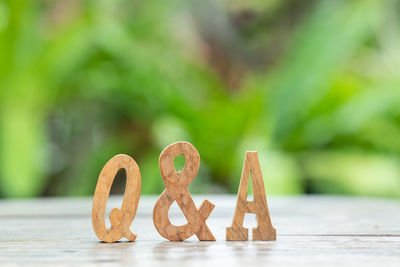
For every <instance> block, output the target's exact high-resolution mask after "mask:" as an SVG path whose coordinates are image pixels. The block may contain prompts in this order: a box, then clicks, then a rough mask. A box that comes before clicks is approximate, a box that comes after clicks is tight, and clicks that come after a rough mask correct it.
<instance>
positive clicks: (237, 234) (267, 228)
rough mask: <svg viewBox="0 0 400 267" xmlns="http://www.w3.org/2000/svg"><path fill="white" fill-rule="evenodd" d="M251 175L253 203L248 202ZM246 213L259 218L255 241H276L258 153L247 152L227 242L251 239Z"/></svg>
mask: <svg viewBox="0 0 400 267" xmlns="http://www.w3.org/2000/svg"><path fill="white" fill-rule="evenodd" d="M249 173H251V179H252V182H253V193H254V199H253V201H247V188H248V184H249ZM245 213H255V214H256V216H257V224H258V225H257V228H254V229H253V232H252V233H253V240H263V241H267V240H276V230H275V228H274V227H273V226H272V223H271V218H270V217H269V211H268V205H267V197H266V195H265V187H264V182H263V177H262V173H261V168H260V163H259V160H258V153H257V152H255V151H248V152H246V156H245V159H244V166H243V170H242V177H241V178H240V185H239V192H238V197H237V202H236V209H235V214H234V216H233V221H232V226H231V227H228V228H226V240H228V241H239V240H241V241H244V240H248V239H249V237H248V234H249V233H248V231H249V230H248V229H247V228H244V227H243V220H244V214H245Z"/></svg>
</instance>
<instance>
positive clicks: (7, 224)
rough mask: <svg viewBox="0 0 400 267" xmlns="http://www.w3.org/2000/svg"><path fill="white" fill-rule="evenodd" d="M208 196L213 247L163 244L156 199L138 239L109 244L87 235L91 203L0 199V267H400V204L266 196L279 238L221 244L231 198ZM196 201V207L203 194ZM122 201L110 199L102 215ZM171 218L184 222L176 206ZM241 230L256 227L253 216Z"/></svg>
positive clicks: (147, 206) (143, 208) (144, 213)
mask: <svg viewBox="0 0 400 267" xmlns="http://www.w3.org/2000/svg"><path fill="white" fill-rule="evenodd" d="M207 198H208V199H209V200H210V201H211V202H213V203H214V204H215V205H216V208H215V209H214V211H213V212H212V213H211V215H210V218H209V219H208V220H207V224H208V226H209V227H210V229H211V231H212V232H213V234H214V235H215V237H216V238H217V241H215V242H199V241H197V240H196V238H195V237H192V238H190V239H189V240H187V241H184V242H170V241H167V240H165V239H163V238H162V237H161V236H160V235H159V234H158V232H157V231H156V229H155V228H154V226H153V219H152V210H153V206H154V204H155V201H156V196H154V197H150V196H142V197H141V199H140V203H139V208H138V212H137V215H136V218H135V220H134V221H133V225H132V227H131V228H132V231H133V232H134V233H136V234H137V235H138V238H137V240H136V242H133V243H129V242H118V243H113V244H106V243H101V242H99V241H98V239H97V237H96V235H95V234H94V232H93V230H92V225H91V205H92V202H91V198H47V199H33V200H2V201H0V266H7V265H12V266H15V265H24V266H26V265H51V266H54V265H107V264H111V265H130V266H180V265H183V266H202V267H204V266H207V267H211V266H222V265H225V266H229V267H231V266H292V265H295V266H350V265H351V266H355V265H356V266H357V265H358V266H397V267H398V266H400V200H395V199H376V198H355V197H332V196H330V197H327V196H299V197H269V198H268V204H269V208H270V213H271V218H272V223H273V224H274V226H275V228H276V229H277V240H276V241H275V242H261V241H258V242H253V241H247V242H232V241H225V227H226V226H228V225H230V223H231V220H232V215H233V211H234V208H235V200H236V199H235V196H208V197H207ZM194 199H195V202H196V205H197V206H199V203H201V201H202V200H203V197H198V196H195V197H194ZM121 200H122V198H121V197H118V196H117V197H111V198H110V200H109V203H108V206H107V210H108V211H109V210H111V208H113V207H119V205H120V203H121ZM107 218H108V216H107ZM170 218H171V221H172V222H173V223H176V224H183V223H184V222H185V221H184V218H183V215H182V213H181V212H180V210H178V209H176V207H173V208H172V209H171V210H170ZM245 226H248V227H252V226H255V220H254V217H251V216H249V217H246V222H245ZM250 233H251V231H250Z"/></svg>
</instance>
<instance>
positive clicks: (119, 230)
mask: <svg viewBox="0 0 400 267" xmlns="http://www.w3.org/2000/svg"><path fill="white" fill-rule="evenodd" d="M120 169H124V170H125V172H126V187H125V194H124V200H123V201H122V206H121V209H118V208H114V209H113V210H112V211H111V213H110V221H111V229H107V227H106V225H105V212H106V206H107V201H108V196H109V194H110V190H111V186H112V184H113V181H114V178H115V175H116V174H117V172H118V171H119V170H120ZM140 188H141V176H140V171H139V167H138V165H137V164H136V162H135V160H134V159H132V158H131V157H129V156H128V155H116V156H115V157H113V158H112V159H110V160H109V161H108V162H107V163H106V165H105V166H104V168H103V169H102V171H101V173H100V176H99V179H98V181H97V185H96V191H95V193H94V197H93V205H92V225H93V230H94V232H95V233H96V235H97V237H98V238H99V239H100V240H102V241H104V242H107V243H112V242H116V241H118V240H120V239H121V238H122V237H125V238H127V239H128V240H129V241H135V239H136V235H135V234H133V233H132V232H131V230H130V229H129V228H130V226H131V224H132V221H133V219H134V218H135V215H136V210H137V207H138V204H139V198H140Z"/></svg>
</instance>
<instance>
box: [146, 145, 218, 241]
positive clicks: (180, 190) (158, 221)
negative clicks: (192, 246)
mask: <svg viewBox="0 0 400 267" xmlns="http://www.w3.org/2000/svg"><path fill="white" fill-rule="evenodd" d="M178 155H183V156H184V157H185V160H186V162H185V167H184V168H183V170H182V171H181V172H179V173H178V172H177V171H176V169H175V166H174V159H175V157H177V156H178ZM159 165H160V172H161V176H162V179H163V180H164V184H165V186H166V189H165V190H164V192H162V194H161V195H160V197H159V198H158V200H157V202H156V204H155V206H154V209H153V221H154V226H155V227H156V229H157V231H158V232H159V233H160V235H161V236H163V237H164V238H166V239H168V240H171V241H182V240H185V239H187V238H189V237H191V236H192V235H194V234H195V235H196V236H197V237H198V239H199V240H202V241H206V240H207V241H214V240H215V237H214V236H213V234H212V233H211V231H210V229H209V228H208V226H207V224H206V220H207V218H208V216H209V215H210V213H211V212H212V210H213V209H214V207H215V206H214V205H213V204H212V203H211V202H209V201H208V200H204V202H203V203H202V204H201V206H200V208H199V209H197V208H196V205H195V204H194V202H193V199H192V197H191V196H190V193H189V190H188V189H187V187H188V186H189V184H190V183H191V182H192V181H193V179H194V178H195V177H196V175H197V172H198V171H199V167H200V155H199V153H198V152H197V150H196V149H195V148H194V146H193V145H192V144H190V143H188V142H177V143H174V144H172V145H170V146H168V147H166V148H165V149H164V150H163V151H162V152H161V155H160V160H159ZM174 201H176V202H177V204H178V205H179V207H180V208H181V210H182V212H183V214H184V216H185V218H186V220H187V223H186V224H184V225H181V226H175V225H173V224H172V223H171V221H170V220H169V218H168V210H169V209H170V207H171V205H172V203H173V202H174Z"/></svg>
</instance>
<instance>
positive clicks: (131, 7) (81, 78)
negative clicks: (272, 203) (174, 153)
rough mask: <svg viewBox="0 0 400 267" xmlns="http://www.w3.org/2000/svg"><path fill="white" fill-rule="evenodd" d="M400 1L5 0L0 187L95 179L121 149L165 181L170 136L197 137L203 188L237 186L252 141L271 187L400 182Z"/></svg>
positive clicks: (368, 187)
mask: <svg viewBox="0 0 400 267" xmlns="http://www.w3.org/2000/svg"><path fill="white" fill-rule="evenodd" d="M399 9H400V5H399V3H398V1H395V0H392V1H391V0H388V1H379V0H367V1H365V0H351V1H344V0H338V1H330V0H323V1H306V0H304V1H298V0H286V1H259V0H256V1H246V2H243V1H240V2H239V1H228V0H226V1H217V2H215V1H179V0H175V1H168V2H160V1H155V0H149V1H137V0H134V1H132V0H130V1H126V0H118V1H107V0H102V1H66V0H60V1H46V0H43V1H13V0H9V1H1V2H0V196H1V197H32V196H42V195H90V194H92V193H93V190H94V187H95V183H96V181H97V177H98V174H99V172H100V170H101V168H102V166H104V164H105V163H106V162H107V160H108V159H110V158H111V157H112V156H114V155H115V154H118V153H126V154H129V155H131V156H133V157H134V158H135V160H136V161H137V162H138V164H139V166H140V168H141V173H142V179H143V182H142V193H143V194H148V193H153V194H154V193H159V192H161V190H162V189H163V187H164V186H163V184H162V179H161V177H160V174H159V171H158V156H159V154H160V152H161V150H162V149H163V148H164V147H165V146H167V145H169V144H170V143H172V142H174V141H178V140H187V141H189V142H192V143H193V144H194V145H195V147H196V148H197V149H198V150H199V153H200V155H201V158H202V163H201V168H200V172H199V175H198V178H197V179H195V181H194V182H193V184H192V185H191V188H190V190H191V191H192V192H194V193H219V192H230V193H235V192H236V191H237V187H238V181H239V178H240V172H241V168H242V164H243V158H244V153H245V151H246V150H257V151H259V153H260V155H259V156H260V161H261V165H262V169H263V174H264V179H265V180H266V186H267V190H268V192H269V193H275V194H298V193H305V192H307V193H340V194H360V195H374V196H392V197H399V196H400V169H399V166H400V162H399V155H400V126H399V123H400V94H399V88H400V76H399V75H398V74H399V73H398V70H399V69H400V49H399V44H400V26H399V25H400V23H399V22H400V18H399V12H398V10H399ZM176 164H177V166H182V164H183V163H182V162H179V161H178V162H177V163H176ZM117 180H118V181H117V183H116V184H115V186H114V187H115V188H114V187H113V192H121V190H122V188H123V181H122V180H121V179H120V178H118V179H117Z"/></svg>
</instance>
